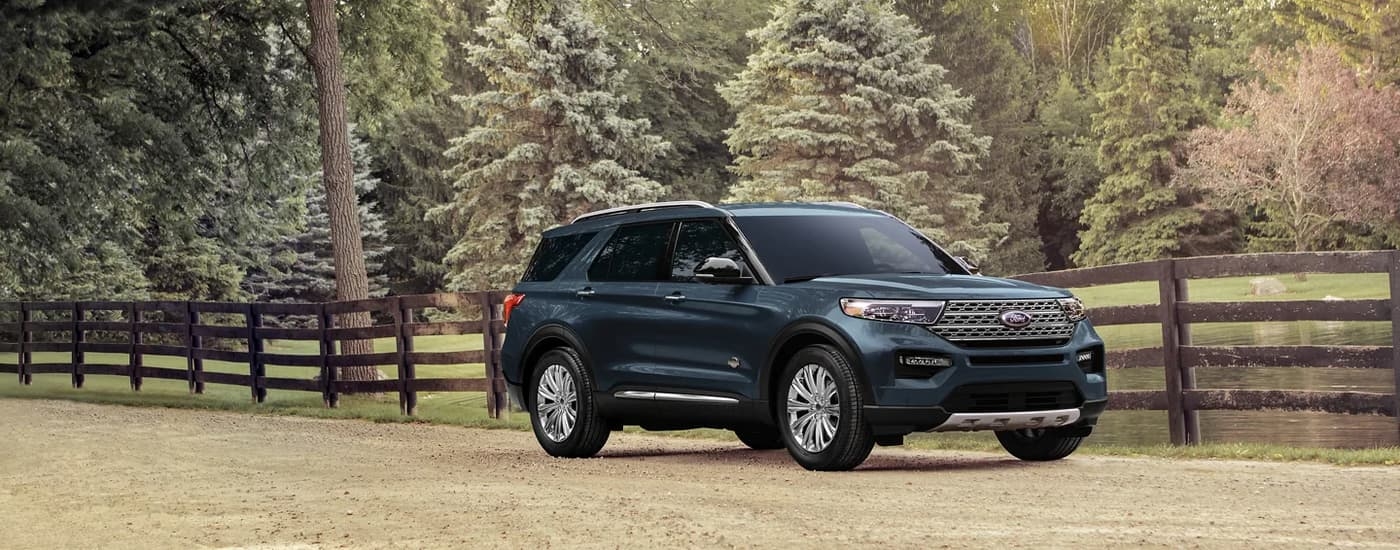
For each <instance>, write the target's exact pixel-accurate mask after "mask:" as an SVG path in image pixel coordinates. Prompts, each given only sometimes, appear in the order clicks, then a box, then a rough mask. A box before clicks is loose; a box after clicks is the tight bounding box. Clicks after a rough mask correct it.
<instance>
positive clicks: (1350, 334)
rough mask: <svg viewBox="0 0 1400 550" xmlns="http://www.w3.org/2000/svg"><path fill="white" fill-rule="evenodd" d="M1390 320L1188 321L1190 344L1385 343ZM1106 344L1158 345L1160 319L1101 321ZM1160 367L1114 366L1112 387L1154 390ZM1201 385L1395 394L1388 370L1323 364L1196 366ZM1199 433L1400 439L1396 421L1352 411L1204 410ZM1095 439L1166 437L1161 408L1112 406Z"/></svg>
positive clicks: (1329, 440) (1341, 441)
mask: <svg viewBox="0 0 1400 550" xmlns="http://www.w3.org/2000/svg"><path fill="white" fill-rule="evenodd" d="M1390 331H1391V328H1390V323H1388V322H1341V321H1304V322H1286V323H1285V322H1269V323H1211V324H1201V325H1195V326H1192V327H1191V329H1190V333H1191V339H1192V344H1194V345H1199V346H1266V345H1267V346H1286V345H1374V346H1388V345H1390V338H1391V334H1390ZM1099 332H1100V334H1101V335H1102V336H1103V337H1104V340H1105V341H1106V342H1107V344H1108V346H1109V349H1131V348H1141V347H1153V346H1158V345H1161V341H1162V338H1161V328H1160V327H1158V326H1157V325H1124V326H1111V327H1102V328H1100V329H1099ZM1164 377H1165V372H1164V370H1163V369H1162V368H1132V369H1117V370H1113V371H1110V372H1109V388H1110V390H1114V389H1117V390H1154V389H1162V388H1163V387H1164V383H1165V382H1164ZM1196 386H1197V387H1199V388H1201V389H1280V390H1328V391H1362V392H1376V393H1392V392H1394V391H1395V381H1394V379H1393V374H1392V371H1391V370H1390V369H1326V368H1298V367H1263V368H1209V369H1201V368H1198V369H1196ZM1199 415H1200V419H1201V435H1202V437H1203V438H1204V439H1205V440H1206V441H1248V442H1268V443H1280V444H1290V445H1305V446H1320V447H1378V446H1393V445H1400V428H1397V425H1396V420H1395V419H1394V418H1390V417H1384V416H1350V415H1334V414H1324V413H1304V412H1245V411H1201V412H1200V413H1199ZM1094 439H1095V440H1097V441H1100V442H1113V443H1128V444H1145V443H1165V442H1168V441H1169V439H1168V435H1167V417H1166V412H1163V411H1109V413H1107V414H1106V415H1105V416H1104V418H1103V419H1102V420H1101V422H1100V429H1098V430H1096V431H1095V433H1094Z"/></svg>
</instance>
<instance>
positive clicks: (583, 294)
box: [574, 287, 595, 298]
mask: <svg viewBox="0 0 1400 550" xmlns="http://www.w3.org/2000/svg"><path fill="white" fill-rule="evenodd" d="M574 294H575V295H577V296H578V297H579V298H587V297H589V296H592V295H594V294H595V293H594V292H593V287H583V289H582V290H579V291H578V292H575V293H574Z"/></svg>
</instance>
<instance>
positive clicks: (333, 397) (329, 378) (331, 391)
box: [316, 302, 340, 408]
mask: <svg viewBox="0 0 1400 550" xmlns="http://www.w3.org/2000/svg"><path fill="white" fill-rule="evenodd" d="M316 316H317V326H319V327H321V399H323V400H324V401H325V402H326V406H327V407H330V408H335V407H338V406H340V393H339V392H337V391H336V389H335V374H336V369H335V367H332V366H331V363H330V356H332V355H335V341H334V340H331V334H330V329H331V328H333V327H334V326H335V317H334V316H333V315H331V314H330V313H329V312H327V311H326V303H325V302H322V303H320V304H319V305H318V306H317V308H316Z"/></svg>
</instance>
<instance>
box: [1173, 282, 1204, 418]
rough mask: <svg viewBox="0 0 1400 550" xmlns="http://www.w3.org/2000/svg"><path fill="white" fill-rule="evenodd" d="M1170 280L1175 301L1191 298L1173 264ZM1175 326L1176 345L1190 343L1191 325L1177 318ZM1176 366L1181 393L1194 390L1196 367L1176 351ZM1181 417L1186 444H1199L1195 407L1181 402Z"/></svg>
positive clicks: (1179, 301)
mask: <svg viewBox="0 0 1400 550" xmlns="http://www.w3.org/2000/svg"><path fill="white" fill-rule="evenodd" d="M1172 281H1173V284H1175V285H1176V301H1177V303H1181V302H1186V301H1190V299H1191V298H1190V296H1191V293H1190V291H1189V290H1188V283H1189V281H1187V280H1186V279H1180V278H1177V277H1176V273H1175V266H1173V273H1172ZM1176 326H1177V331H1176V342H1177V345H1178V346H1189V345H1191V325H1190V324H1189V323H1183V322H1180V320H1178V321H1177V324H1176ZM1177 368H1178V369H1179V370H1180V372H1181V389H1182V392H1183V395H1184V394H1185V391H1186V390H1194V389H1196V369H1195V368H1192V367H1191V366H1189V365H1186V364H1185V361H1183V360H1182V359H1181V354H1180V353H1179V352H1178V354H1177ZM1181 419H1182V424H1183V426H1184V428H1185V433H1186V444H1187V445H1200V444H1201V418H1200V417H1199V416H1197V413H1196V410H1195V409H1192V408H1190V407H1187V406H1185V404H1183V405H1182V407H1181Z"/></svg>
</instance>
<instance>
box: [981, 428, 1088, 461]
mask: <svg viewBox="0 0 1400 550" xmlns="http://www.w3.org/2000/svg"><path fill="white" fill-rule="evenodd" d="M997 441H1000V442H1001V447H1002V448H1003V449H1006V452H1008V453H1011V456H1014V457H1016V458H1019V459H1021V460H1031V461H1037V462H1041V461H1047V460H1059V459H1061V458H1064V457H1067V456H1069V455H1071V454H1073V453H1074V451H1075V449H1078V448H1079V444H1080V443H1082V442H1083V441H1084V438H1083V437H1081V436H1071V435H1064V432H1063V431H1061V430H1058V429H1055V428H1038V429H1029V430H1008V431H1002V432H997Z"/></svg>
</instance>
